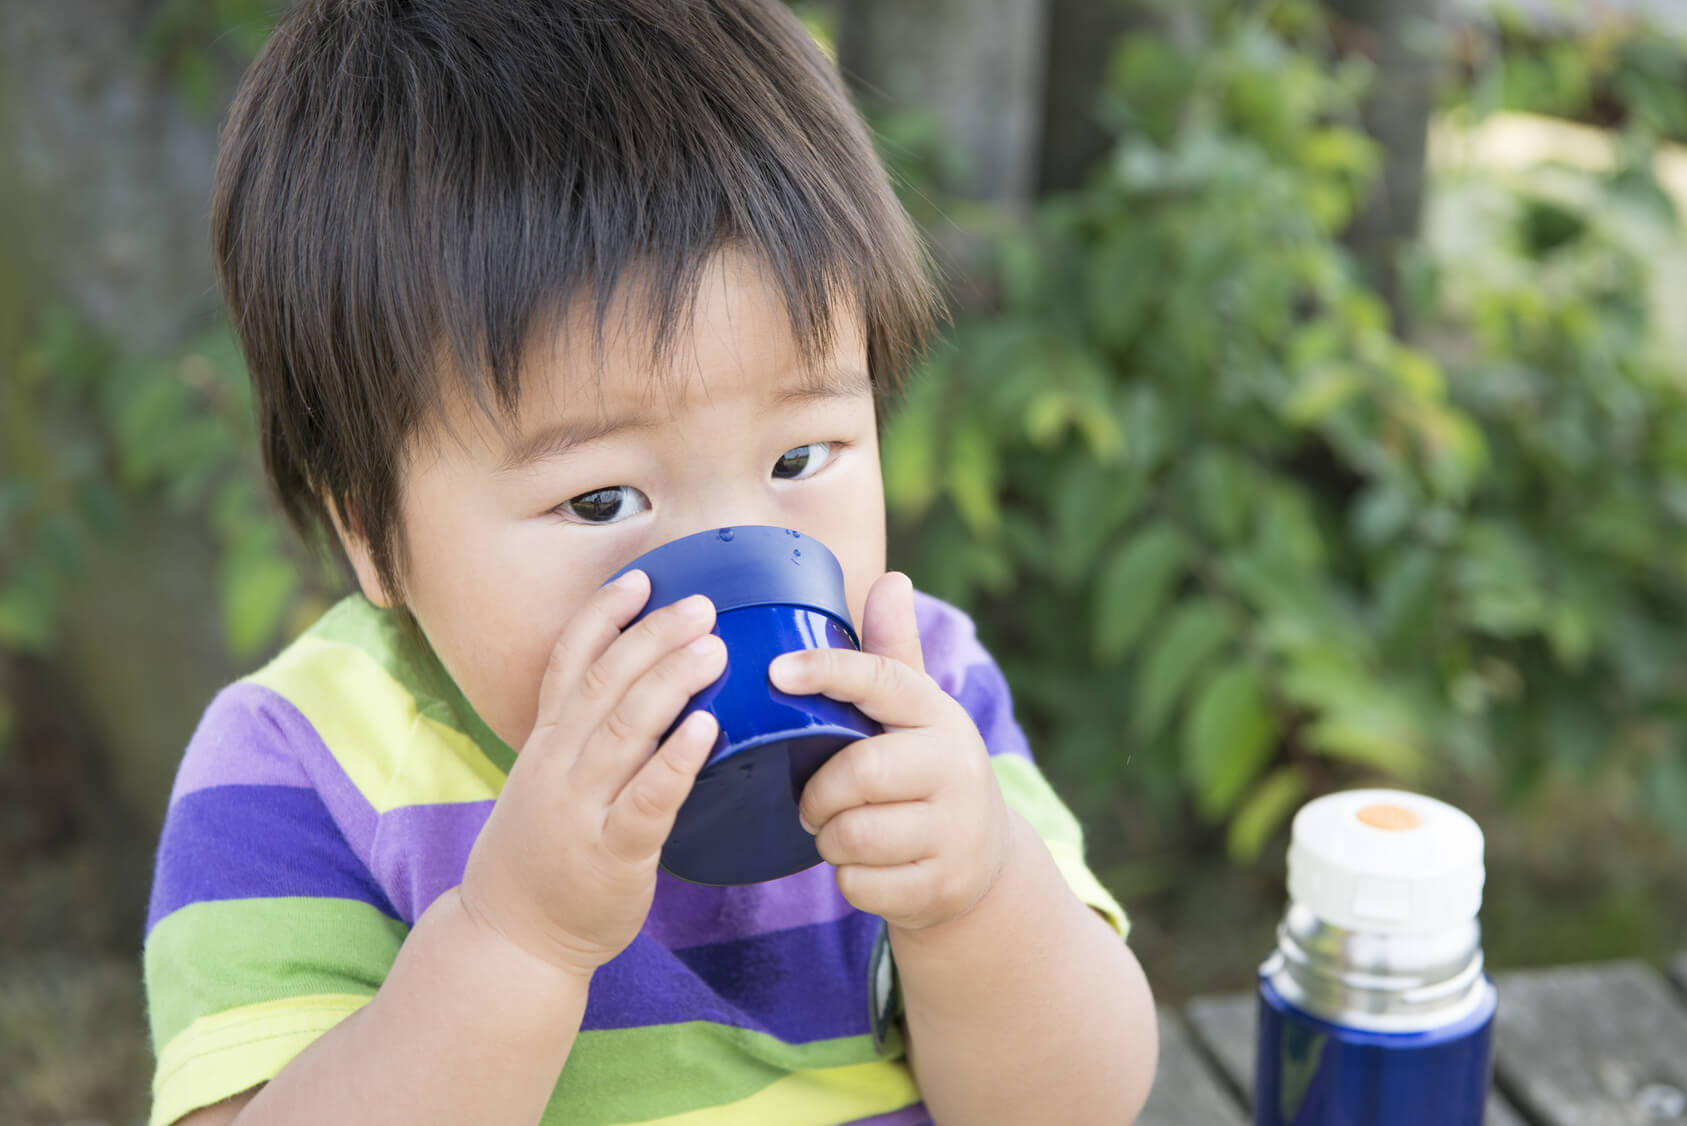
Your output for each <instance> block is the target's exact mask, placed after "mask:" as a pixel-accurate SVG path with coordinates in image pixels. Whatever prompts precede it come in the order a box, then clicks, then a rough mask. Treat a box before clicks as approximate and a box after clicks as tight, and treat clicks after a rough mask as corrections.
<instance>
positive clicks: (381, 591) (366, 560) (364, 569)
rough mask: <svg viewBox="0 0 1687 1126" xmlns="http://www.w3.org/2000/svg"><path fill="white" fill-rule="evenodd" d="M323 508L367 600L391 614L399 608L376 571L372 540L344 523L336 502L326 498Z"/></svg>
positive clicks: (360, 529)
mask: <svg viewBox="0 0 1687 1126" xmlns="http://www.w3.org/2000/svg"><path fill="white" fill-rule="evenodd" d="M322 507H323V508H325V509H327V510H328V519H329V520H331V521H333V522H334V534H335V535H336V536H338V537H339V539H340V546H341V547H342V548H344V549H345V553H346V558H347V559H348V560H350V561H351V569H352V571H353V572H355V573H356V575H357V585H358V586H359V587H361V588H362V590H363V597H365V598H367V599H368V600H369V601H371V602H373V603H374V604H375V605H377V606H379V607H381V608H382V609H384V610H390V609H392V608H393V607H394V606H396V605H397V604H398V600H397V599H395V598H393V597H392V595H391V593H390V592H389V591H388V590H387V584H386V583H384V582H382V581H381V574H380V572H379V571H378V570H376V569H375V560H374V556H373V555H371V554H370V551H369V540H368V538H367V537H366V536H365V535H364V534H363V529H362V528H360V527H358V526H357V524H356V522H355V521H347V520H342V519H341V518H340V508H339V506H338V505H336V504H335V503H334V502H333V501H332V500H329V499H328V498H326V497H324V498H323V501H322Z"/></svg>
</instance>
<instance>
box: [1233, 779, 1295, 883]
mask: <svg viewBox="0 0 1687 1126" xmlns="http://www.w3.org/2000/svg"><path fill="white" fill-rule="evenodd" d="M1306 792H1307V790H1306V778H1305V777H1304V776H1303V775H1302V773H1301V770H1300V768H1299V767H1295V766H1279V767H1278V768H1277V769H1276V770H1273V771H1272V772H1271V773H1270V774H1267V775H1266V776H1265V777H1264V778H1263V779H1262V780H1261V781H1260V783H1259V785H1257V786H1255V787H1254V788H1253V792H1252V793H1250V794H1249V795H1248V797H1247V800H1246V801H1244V802H1243V803H1242V805H1241V808H1239V809H1237V810H1236V813H1235V815H1234V816H1233V817H1231V818H1230V830H1229V832H1228V833H1227V834H1226V836H1225V845H1226V848H1227V851H1228V852H1229V853H1230V859H1231V860H1233V861H1234V862H1236V863H1237V864H1252V863H1253V862H1254V861H1256V860H1258V859H1259V854H1260V852H1261V851H1262V850H1263V849H1264V848H1265V844H1266V842H1267V841H1269V840H1270V839H1271V835H1272V834H1273V833H1275V832H1276V831H1277V830H1278V829H1279V828H1280V827H1281V826H1282V824H1283V822H1285V821H1287V820H1288V819H1289V815H1290V814H1292V813H1294V811H1295V810H1296V809H1297V808H1298V807H1299V806H1300V803H1301V802H1302V801H1304V800H1305V798H1306Z"/></svg>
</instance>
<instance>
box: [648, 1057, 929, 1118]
mask: <svg viewBox="0 0 1687 1126" xmlns="http://www.w3.org/2000/svg"><path fill="white" fill-rule="evenodd" d="M919 1099H920V1091H919V1088H918V1087H916V1086H914V1076H913V1074H912V1073H911V1072H910V1071H909V1070H908V1065H907V1064H906V1063H904V1062H902V1061H900V1060H897V1061H890V1060H878V1061H874V1062H872V1063H857V1064H850V1065H848V1066H846V1067H826V1068H818V1069H815V1070H813V1071H799V1072H795V1073H794V1074H791V1075H787V1076H786V1077H785V1078H783V1079H780V1080H776V1081H775V1082H773V1083H769V1084H768V1085H767V1086H766V1087H763V1088H762V1089H761V1090H759V1091H757V1092H756V1093H755V1094H753V1095H751V1096H750V1097H749V1098H747V1099H739V1100H738V1101H737V1102H734V1103H727V1104H726V1105H724V1106H712V1107H705V1108H703V1109H701V1110H688V1111H686V1112H685V1113H684V1114H674V1115H669V1116H668V1117H666V1118H651V1119H647V1120H645V1121H644V1122H643V1123H642V1124H641V1126H832V1124H834V1123H837V1122H849V1121H853V1120H855V1119H857V1118H868V1117H871V1116H872V1115H875V1114H889V1113H890V1112H891V1111H893V1110H901V1109H902V1108H903V1107H905V1106H910V1105H912V1104H914V1103H916V1102H918V1101H919Z"/></svg>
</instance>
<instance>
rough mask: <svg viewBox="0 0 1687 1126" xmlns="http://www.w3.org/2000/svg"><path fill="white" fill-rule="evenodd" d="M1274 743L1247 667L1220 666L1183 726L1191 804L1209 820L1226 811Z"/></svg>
mask: <svg viewBox="0 0 1687 1126" xmlns="http://www.w3.org/2000/svg"><path fill="white" fill-rule="evenodd" d="M1276 744H1277V725H1276V722H1275V718H1274V717H1273V715H1272V712H1271V708H1270V705H1269V703H1268V701H1267V700H1266V696H1265V688H1264V685H1263V684H1262V682H1261V681H1260V677H1259V673H1258V672H1257V671H1255V669H1254V668H1253V667H1252V666H1251V665H1247V664H1233V665H1229V666H1226V667H1225V668H1223V669H1220V670H1219V671H1218V672H1217V673H1216V674H1214V675H1213V676H1212V677H1211V678H1209V679H1208V680H1207V682H1206V683H1205V684H1204V685H1203V686H1202V688H1201V691H1200V695H1199V696H1198V697H1197V698H1196V701H1195V706H1194V707H1193V708H1192V709H1190V712H1189V715H1188V717H1187V718H1186V719H1185V721H1184V725H1183V754H1184V764H1185V767H1186V769H1187V770H1188V773H1189V778H1190V781H1191V782H1193V783H1194V787H1195V807H1196V809H1197V810H1198V811H1199V812H1200V813H1201V815H1202V816H1203V817H1205V818H1206V819H1207V820H1209V821H1217V820H1219V819H1220V818H1222V817H1224V816H1225V815H1226V814H1227V813H1229V812H1230V810H1231V809H1233V808H1234V807H1235V805H1236V802H1237V800H1238V799H1240V798H1241V796H1242V794H1243V792H1244V791H1245V790H1246V789H1247V787H1248V784H1249V783H1250V782H1252V781H1253V780H1254V779H1255V778H1256V777H1257V776H1258V775H1259V772H1260V771H1261V770H1263V769H1264V768H1265V765H1266V763H1268V762H1270V761H1271V755H1272V752H1273V750H1275V748H1276Z"/></svg>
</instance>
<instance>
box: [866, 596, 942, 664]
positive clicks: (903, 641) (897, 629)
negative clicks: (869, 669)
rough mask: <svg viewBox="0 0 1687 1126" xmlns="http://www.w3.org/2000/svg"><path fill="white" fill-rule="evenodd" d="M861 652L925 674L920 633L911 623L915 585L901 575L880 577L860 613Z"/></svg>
mask: <svg viewBox="0 0 1687 1126" xmlns="http://www.w3.org/2000/svg"><path fill="white" fill-rule="evenodd" d="M861 648H862V651H863V652H867V653H877V654H878V655H879V656H881V657H889V658H891V659H892V660H894V661H901V662H902V663H903V664H905V665H907V666H908V667H909V668H911V669H913V670H914V671H915V672H925V668H926V665H925V655H924V654H923V653H922V652H921V650H920V629H919V626H918V625H916V624H915V622H914V584H913V582H911V581H910V580H909V578H908V576H907V575H904V574H903V573H902V572H901V571H887V572H885V573H884V574H882V575H880V576H879V578H878V581H877V582H875V583H874V584H873V588H872V589H871V590H869V591H868V592H867V605H866V606H865V607H864V608H863V609H862V611H861Z"/></svg>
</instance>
